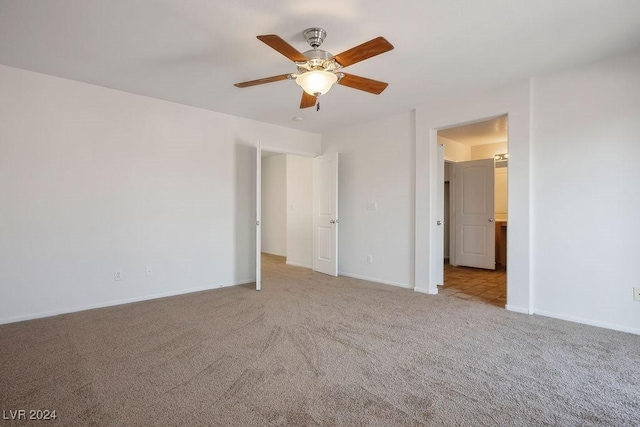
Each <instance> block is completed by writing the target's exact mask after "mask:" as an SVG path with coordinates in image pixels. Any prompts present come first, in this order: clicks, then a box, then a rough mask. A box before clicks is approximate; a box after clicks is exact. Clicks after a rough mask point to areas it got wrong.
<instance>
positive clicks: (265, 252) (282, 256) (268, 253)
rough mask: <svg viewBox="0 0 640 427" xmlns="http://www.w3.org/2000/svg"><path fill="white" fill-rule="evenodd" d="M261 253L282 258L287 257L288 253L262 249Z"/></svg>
mask: <svg viewBox="0 0 640 427" xmlns="http://www.w3.org/2000/svg"><path fill="white" fill-rule="evenodd" d="M260 253H263V254H267V255H273V256H279V257H281V258H286V257H287V256H286V255H281V254H277V253H275V252H268V251H261V252H260Z"/></svg>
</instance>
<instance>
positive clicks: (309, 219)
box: [286, 154, 313, 268]
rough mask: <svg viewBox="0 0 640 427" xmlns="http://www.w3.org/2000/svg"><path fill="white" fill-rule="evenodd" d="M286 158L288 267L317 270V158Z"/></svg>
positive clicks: (289, 156) (290, 156)
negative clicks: (315, 185)
mask: <svg viewBox="0 0 640 427" xmlns="http://www.w3.org/2000/svg"><path fill="white" fill-rule="evenodd" d="M286 158H287V200H286V209H287V211H286V212H287V264H290V265H295V266H298V267H306V268H313V159H312V158H309V157H301V156H293V155H289V154H287V156H286Z"/></svg>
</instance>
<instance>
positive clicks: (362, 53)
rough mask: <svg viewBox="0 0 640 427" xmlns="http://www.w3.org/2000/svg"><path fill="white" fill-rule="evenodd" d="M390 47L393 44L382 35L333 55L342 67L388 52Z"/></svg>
mask: <svg viewBox="0 0 640 427" xmlns="http://www.w3.org/2000/svg"><path fill="white" fill-rule="evenodd" d="M392 49H393V45H392V44H391V43H389V42H388V41H387V40H386V39H385V38H384V37H376V38H375V39H373V40H369V41H368V42H365V43H362V44H361V45H359V46H356V47H354V48H351V49H349V50H347V51H344V52H342V53H340V54H338V55H336V56H334V58H335V60H336V62H338V64H340V65H342V66H343V67H347V66H349V65H353V64H355V63H356V62H360V61H364V60H365V59H369V58H371V57H373V56H376V55H380V54H381V53H385V52H388V51H390V50H392Z"/></svg>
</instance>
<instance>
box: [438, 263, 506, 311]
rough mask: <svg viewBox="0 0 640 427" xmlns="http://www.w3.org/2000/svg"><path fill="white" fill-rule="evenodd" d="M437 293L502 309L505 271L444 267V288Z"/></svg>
mask: <svg viewBox="0 0 640 427" xmlns="http://www.w3.org/2000/svg"><path fill="white" fill-rule="evenodd" d="M438 293H439V294H441V295H446V296H449V297H454V298H461V299H466V300H469V301H477V302H480V303H483V304H491V305H495V306H497V307H504V306H505V304H506V302H507V272H506V270H505V269H504V268H503V269H499V270H495V271H493V270H482V269H479V268H470V267H454V266H452V265H450V264H448V263H445V265H444V286H440V287H439V288H438Z"/></svg>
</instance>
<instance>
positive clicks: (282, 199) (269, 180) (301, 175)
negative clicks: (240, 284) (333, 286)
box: [256, 142, 338, 290]
mask: <svg viewBox="0 0 640 427" xmlns="http://www.w3.org/2000/svg"><path fill="white" fill-rule="evenodd" d="M256 172H257V173H256V189H257V191H256V258H257V259H256V290H260V289H261V277H262V274H261V272H262V260H263V259H264V258H265V257H269V258H268V261H270V262H271V264H273V262H277V261H278V260H280V261H281V263H282V264H288V265H291V266H296V267H304V268H308V269H312V270H314V271H317V272H321V273H325V274H329V275H332V276H337V275H338V261H337V253H338V218H337V212H338V153H332V154H327V155H323V156H318V157H314V158H311V157H306V156H300V155H296V154H290V153H282V152H279V151H272V150H270V149H268V148H265V149H262V147H261V144H260V142H258V146H257V154H256Z"/></svg>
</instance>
